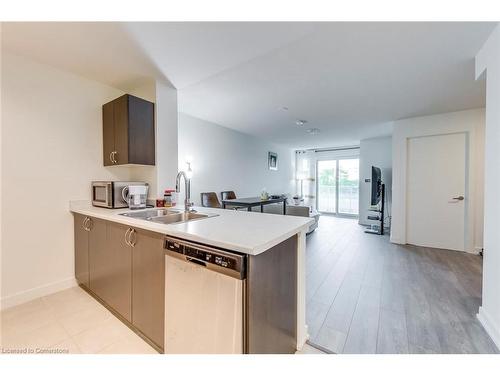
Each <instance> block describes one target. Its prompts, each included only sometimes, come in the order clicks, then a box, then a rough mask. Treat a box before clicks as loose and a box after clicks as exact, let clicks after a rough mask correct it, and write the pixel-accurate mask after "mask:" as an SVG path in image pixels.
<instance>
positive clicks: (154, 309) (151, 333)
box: [132, 229, 165, 348]
mask: <svg viewBox="0 0 500 375" xmlns="http://www.w3.org/2000/svg"><path fill="white" fill-rule="evenodd" d="M132 240H133V242H134V243H135V246H134V247H133V250H132V272H133V277H132V280H133V283H132V295H133V301H132V323H133V324H134V326H135V327H137V328H138V329H139V330H141V331H142V333H144V334H145V335H146V336H147V337H149V338H150V339H151V340H152V341H153V342H155V343H156V344H157V345H158V346H159V347H161V348H163V336H164V320H165V316H164V309H165V255H164V250H163V236H162V235H161V234H159V233H154V232H148V231H144V230H140V229H136V233H135V234H134V235H133V236H132Z"/></svg>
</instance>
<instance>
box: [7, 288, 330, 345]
mask: <svg viewBox="0 0 500 375" xmlns="http://www.w3.org/2000/svg"><path fill="white" fill-rule="evenodd" d="M0 316H1V326H0V330H1V334H0V353H3V354H8V353H9V352H10V353H12V352H11V350H14V351H17V350H19V351H20V353H21V354H25V353H26V354H28V353H29V354H43V353H46V354H158V353H157V352H156V351H155V350H154V349H153V348H152V347H151V346H149V345H148V344H147V343H146V342H145V341H143V340H142V339H141V338H140V337H139V336H137V335H136V334H135V333H134V332H132V331H131V330H130V329H129V328H128V327H127V326H126V325H125V324H123V323H122V322H121V321H120V320H118V319H117V318H116V317H115V316H114V315H113V314H111V313H110V312H109V311H108V310H106V309H105V308H104V307H103V306H102V305H101V304H99V303H98V302H97V301H96V300H95V299H94V298H92V297H91V296H90V295H88V294H87V293H86V292H85V291H84V290H82V289H80V288H79V287H75V288H71V289H67V290H64V291H62V292H59V293H55V294H52V295H49V296H46V297H43V298H39V299H36V300H34V301H31V302H28V303H25V304H22V305H19V306H15V307H12V308H10V309H7V310H5V311H2V312H1V313H0ZM297 354H325V353H323V352H322V351H320V350H318V349H316V348H314V347H312V346H310V345H307V344H306V345H305V346H304V348H303V349H302V350H301V351H299V352H297Z"/></svg>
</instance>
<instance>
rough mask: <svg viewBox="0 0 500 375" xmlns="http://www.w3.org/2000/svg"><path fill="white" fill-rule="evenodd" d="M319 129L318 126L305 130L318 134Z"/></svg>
mask: <svg viewBox="0 0 500 375" xmlns="http://www.w3.org/2000/svg"><path fill="white" fill-rule="evenodd" d="M320 131H321V130H319V129H318V128H311V129H307V132H308V133H309V134H312V135H315V134H319V132H320Z"/></svg>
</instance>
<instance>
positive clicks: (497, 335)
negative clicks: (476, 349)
mask: <svg viewBox="0 0 500 375" xmlns="http://www.w3.org/2000/svg"><path fill="white" fill-rule="evenodd" d="M476 317H477V319H478V320H479V322H480V323H481V325H482V326H483V327H484V329H485V331H486V333H488V335H489V336H490V338H491V340H492V341H493V342H494V343H495V345H496V347H497V349H499V350H500V329H499V328H498V327H497V326H496V325H495V323H494V320H493V319H491V317H490V315H489V314H488V313H487V312H486V310H485V309H484V308H483V306H480V307H479V312H478V313H477V315H476Z"/></svg>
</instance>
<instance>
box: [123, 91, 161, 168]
mask: <svg viewBox="0 0 500 375" xmlns="http://www.w3.org/2000/svg"><path fill="white" fill-rule="evenodd" d="M154 123H155V121H154V104H153V103H151V102H148V101H147V100H144V99H141V98H136V97H135V96H132V95H129V97H128V140H129V150H128V159H129V163H131V164H142V165H154V164H155V125H154Z"/></svg>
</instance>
